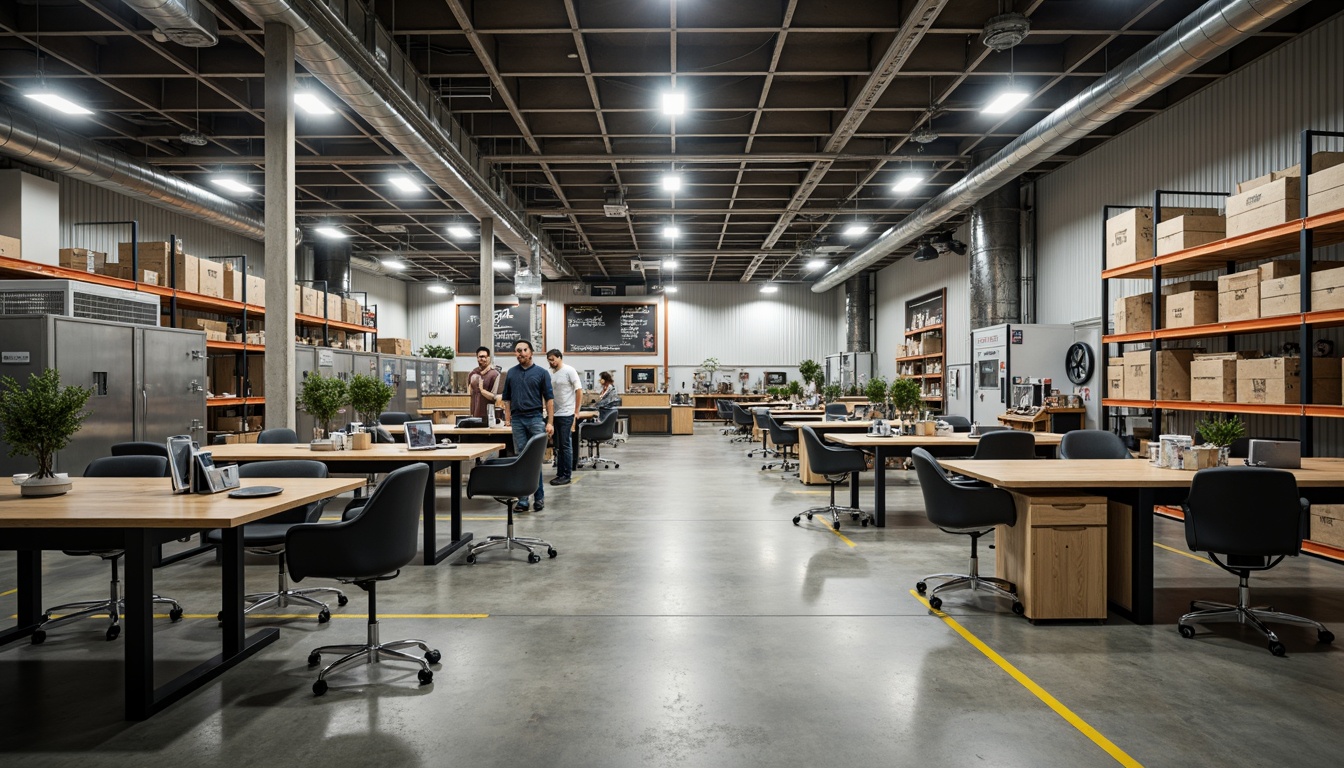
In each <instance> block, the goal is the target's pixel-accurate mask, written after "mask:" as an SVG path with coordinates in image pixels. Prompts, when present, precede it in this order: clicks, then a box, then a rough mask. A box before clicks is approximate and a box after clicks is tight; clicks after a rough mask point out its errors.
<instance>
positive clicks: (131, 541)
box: [0, 477, 363, 720]
mask: <svg viewBox="0 0 1344 768" xmlns="http://www.w3.org/2000/svg"><path fill="white" fill-rule="evenodd" d="M70 482H71V483H72V484H73V488H72V489H71V490H70V492H69V493H66V494H64V495H62V496H47V497H41V498H25V497H23V496H20V494H19V489H18V487H16V486H10V485H5V486H0V549H7V550H17V552H18V594H17V598H18V621H17V622H16V624H15V626H14V627H12V628H10V629H7V630H4V631H3V632H0V645H3V644H5V643H10V642H13V641H15V640H18V639H20V638H24V637H28V636H30V635H32V633H33V631H34V630H35V629H37V625H38V624H39V623H40V620H41V616H42V550H44V549H94V550H103V549H108V550H110V549H124V550H125V551H126V555H125V563H126V564H125V569H126V574H125V583H124V599H125V601H126V605H125V613H124V617H123V619H122V626H123V627H124V628H125V632H124V633H123V634H122V637H121V641H122V642H123V643H125V653H126V663H125V673H124V674H125V698H126V719H127V720H144V719H146V718H148V717H150V716H151V715H153V714H154V713H156V712H159V711H161V710H163V709H164V708H166V707H168V706H170V705H171V704H173V703H174V702H176V701H178V700H179V699H181V698H183V697H184V696H186V695H187V694H189V693H191V692H192V691H195V690H197V689H198V688H200V687H201V686H203V685H205V684H206V683H208V682H210V681H211V680H214V679H215V678H217V677H219V676H220V675H221V674H223V673H224V672H226V671H227V670H229V669H230V668H232V667H234V666H236V665H237V664H238V663H239V662H241V661H243V660H244V659H246V658H248V657H249V656H251V655H253V654H255V653H256V652H257V651H259V650H261V649H262V648H264V647H265V646H267V645H270V644H271V643H273V642H275V640H276V638H278V637H279V636H280V632H279V630H277V629H275V628H273V627H272V628H268V629H262V630H259V631H258V632H255V633H253V634H252V635H251V636H245V635H244V625H243V595H244V593H245V589H244V583H243V536H242V526H243V525H244V524H246V523H250V522H254V521H256V520H261V519H262V518H265V517H269V516H271V515H274V514H275V513H277V512H283V511H285V510H287V509H293V508H294V507H299V506H302V505H304V504H308V503H310V502H313V501H318V500H319V499H325V498H328V497H331V496H335V495H337V494H340V493H343V492H345V491H349V490H353V489H355V488H358V487H360V486H361V485H363V481H361V480H359V479H355V478H349V479H346V478H322V479H318V478H284V479H277V478H264V479H261V478H258V479H248V480H243V481H242V486H243V487H244V488H246V487H248V486H250V485H278V486H280V487H282V488H284V491H283V492H282V493H280V494H279V495H277V496H271V497H266V498H256V499H234V498H229V496H228V494H226V493H218V494H174V493H173V492H172V487H171V483H170V481H169V480H168V479H167V478H164V479H162V480H145V479H144V478H92V477H79V478H72V479H71V481H70ZM215 528H218V529H220V530H221V532H222V533H223V541H222V542H221V547H220V556H221V562H220V581H221V602H220V610H221V615H222V617H223V623H222V625H221V628H222V635H221V645H222V648H221V651H220V653H219V654H218V655H216V656H214V657H212V658H210V659H208V660H206V661H204V662H203V663H201V664H200V665H199V666H197V667H195V668H194V669H192V670H191V671H189V672H187V673H185V674H183V675H180V676H179V677H176V678H174V679H173V680H171V681H169V682H167V683H165V684H163V685H160V686H155V684H154V604H153V602H152V601H151V598H152V596H153V593H154V559H155V557H156V555H157V552H158V546H159V545H160V544H162V543H164V542H168V541H172V540H173V539H177V538H181V537H183V536H186V535H189V534H191V533H194V532H196V531H200V530H203V529H215ZM211 608H212V609H213V606H212V607H211ZM16 663H17V662H16ZM72 706H74V707H75V710H72V711H78V705H77V704H72Z"/></svg>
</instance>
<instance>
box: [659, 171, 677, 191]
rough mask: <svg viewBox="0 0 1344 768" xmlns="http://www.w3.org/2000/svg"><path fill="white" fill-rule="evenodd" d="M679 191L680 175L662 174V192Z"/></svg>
mask: <svg viewBox="0 0 1344 768" xmlns="http://www.w3.org/2000/svg"><path fill="white" fill-rule="evenodd" d="M680 189H681V174H680V173H665V174H663V191H665V192H676V191H678V190H680Z"/></svg>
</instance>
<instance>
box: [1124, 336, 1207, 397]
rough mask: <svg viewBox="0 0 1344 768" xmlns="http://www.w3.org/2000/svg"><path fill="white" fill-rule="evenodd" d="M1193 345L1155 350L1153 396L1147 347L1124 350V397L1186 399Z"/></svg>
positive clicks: (1188, 395) (1149, 352)
mask: <svg viewBox="0 0 1344 768" xmlns="http://www.w3.org/2000/svg"><path fill="white" fill-rule="evenodd" d="M1195 351H1196V350H1193V349H1161V350H1158V352H1157V396H1156V397H1154V396H1153V391H1152V385H1151V383H1150V382H1149V376H1148V366H1149V364H1150V360H1151V358H1150V356H1151V354H1152V353H1151V351H1150V350H1147V349H1141V350H1137V351H1134V352H1126V353H1125V376H1124V386H1125V399H1126V400H1189V399H1190V361H1191V360H1193V359H1194V356H1195Z"/></svg>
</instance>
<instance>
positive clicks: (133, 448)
mask: <svg viewBox="0 0 1344 768" xmlns="http://www.w3.org/2000/svg"><path fill="white" fill-rule="evenodd" d="M109 450H110V451H111V453H112V455H113V456H162V457H163V458H165V459H167V458H168V444H167V443H151V442H149V441H148V440H135V441H131V442H126V443H113V444H112V447H111V448H110V449H109ZM164 472H165V474H164V477H168V465H167V464H164Z"/></svg>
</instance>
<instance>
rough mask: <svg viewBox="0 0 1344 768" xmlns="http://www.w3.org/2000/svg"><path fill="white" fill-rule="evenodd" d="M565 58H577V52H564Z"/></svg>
mask: <svg viewBox="0 0 1344 768" xmlns="http://www.w3.org/2000/svg"><path fill="white" fill-rule="evenodd" d="M565 58H566V59H577V58H579V54H577V53H566V54H565Z"/></svg>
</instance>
